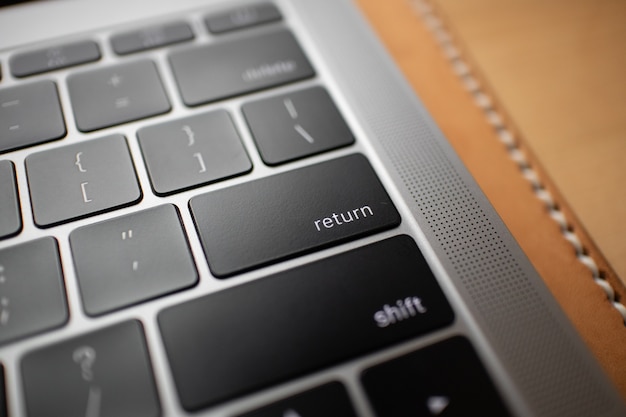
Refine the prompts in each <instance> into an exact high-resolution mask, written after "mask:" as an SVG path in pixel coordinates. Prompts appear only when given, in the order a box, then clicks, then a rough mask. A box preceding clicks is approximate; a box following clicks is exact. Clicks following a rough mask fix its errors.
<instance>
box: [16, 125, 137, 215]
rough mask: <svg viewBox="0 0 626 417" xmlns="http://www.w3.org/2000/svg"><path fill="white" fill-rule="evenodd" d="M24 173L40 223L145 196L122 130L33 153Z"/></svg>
mask: <svg viewBox="0 0 626 417" xmlns="http://www.w3.org/2000/svg"><path fill="white" fill-rule="evenodd" d="M26 175H27V176H28V184H29V186H30V197H31V203H32V207H33V215H34V218H35V223H36V224H37V225H38V226H41V227H47V226H52V225H55V224H58V223H62V222H65V221H69V220H72V219H76V218H80V217H84V216H88V215H92V214H96V213H101V212H103V211H107V210H112V209H114V208H117V207H121V206H126V205H130V204H132V203H134V202H136V201H138V200H139V199H140V198H141V190H140V189H139V184H138V183H137V176H136V175H135V168H134V166H133V163H132V160H131V158H130V154H129V152H128V145H127V144H126V140H125V139H124V137H123V136H122V135H112V136H107V137H104V138H100V139H95V140H89V141H86V142H81V143H77V144H75V145H70V146H65V147H62V148H56V149H52V150H49V151H43V152H38V153H34V154H32V155H29V156H28V157H27V158H26Z"/></svg>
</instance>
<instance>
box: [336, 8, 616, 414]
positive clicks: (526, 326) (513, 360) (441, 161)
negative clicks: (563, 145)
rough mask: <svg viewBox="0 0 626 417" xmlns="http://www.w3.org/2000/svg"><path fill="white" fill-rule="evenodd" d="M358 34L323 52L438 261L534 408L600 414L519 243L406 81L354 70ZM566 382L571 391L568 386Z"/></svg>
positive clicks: (586, 374) (372, 61)
mask: <svg viewBox="0 0 626 417" xmlns="http://www.w3.org/2000/svg"><path fill="white" fill-rule="evenodd" d="M324 18H328V16H325V17H324ZM360 36H362V34H345V36H344V37H343V38H342V39H333V43H332V45H333V46H332V47H329V49H328V51H327V52H329V53H330V54H331V55H332V54H334V55H335V56H334V59H335V60H336V62H341V63H342V65H341V66H337V69H341V70H342V71H344V72H343V73H342V76H341V77H340V82H342V84H341V85H342V87H346V88H347V89H348V91H349V92H350V94H351V96H350V98H351V99H352V100H351V101H352V102H354V103H358V107H357V108H358V110H357V111H358V112H359V113H358V115H359V116H360V117H361V119H362V120H365V122H366V124H365V126H367V128H369V131H371V132H373V133H374V136H375V141H376V142H377V143H379V144H380V146H381V147H382V148H383V149H384V152H385V153H386V157H387V158H388V161H389V162H390V163H391V165H392V166H393V169H391V170H390V173H391V175H392V176H397V177H399V179H400V181H401V183H402V184H401V186H400V191H401V192H405V194H406V192H408V193H409V194H410V196H411V199H412V202H413V203H414V204H411V210H412V212H413V215H414V216H415V218H416V219H417V220H418V222H419V223H420V225H421V226H422V228H423V230H424V233H425V234H426V235H427V237H428V238H429V240H430V241H431V243H432V244H433V246H434V247H435V249H436V250H437V253H439V254H444V256H442V257H441V260H442V263H443V264H444V266H445V267H446V269H447V270H448V272H449V273H450V276H451V277H452V279H454V280H456V281H457V282H458V283H459V288H460V290H461V292H465V293H466V294H467V296H468V297H466V298H467V302H468V306H469V307H470V308H472V309H473V310H475V311H477V312H478V321H479V323H481V325H482V327H483V328H484V329H485V332H486V334H487V335H488V337H489V339H490V340H491V341H492V342H493V343H494V345H495V349H496V351H497V352H499V353H500V354H501V359H502V362H503V363H504V365H505V367H506V368H507V370H508V371H509V372H510V373H511V374H512V375H513V378H514V380H515V381H516V383H517V385H518V386H519V387H520V388H521V389H522V391H523V392H524V397H525V398H526V399H527V400H528V402H529V404H531V405H532V406H531V408H532V409H533V412H534V413H536V415H541V416H567V417H575V416H581V417H582V416H590V415H594V416H600V415H602V414H604V413H605V412H607V411H608V410H607V404H610V402H609V401H608V397H607V396H608V394H606V393H605V392H604V391H603V390H602V389H601V387H602V384H598V380H597V379H596V377H595V376H596V374H595V373H594V372H593V371H592V370H591V368H590V367H589V365H588V362H586V361H585V360H581V359H582V357H581V352H580V350H579V349H578V348H577V346H576V345H575V344H573V343H572V342H571V340H570V339H569V337H568V336H567V334H566V333H565V331H564V330H563V328H562V327H561V325H560V324H559V323H558V321H557V320H556V318H555V317H554V316H553V315H552V313H551V310H550V308H548V307H547V305H546V304H545V303H544V301H543V298H542V297H541V296H540V295H539V294H538V292H537V291H536V290H535V289H534V287H533V284H532V282H531V280H530V279H529V275H528V274H529V273H531V274H532V273H534V272H532V269H529V268H530V266H529V265H528V264H527V262H526V261H525V260H522V261H521V262H524V264H523V265H522V264H520V261H519V260H518V258H517V255H514V253H513V252H514V251H517V250H518V248H515V249H514V250H512V249H511V246H508V245H511V244H514V243H512V241H511V240H509V239H503V238H502V236H504V235H503V234H506V233H508V232H507V231H506V228H505V227H504V226H503V225H502V224H501V223H500V220H499V218H497V216H495V213H494V212H493V210H492V209H491V208H490V207H489V206H488V203H487V202H486V200H485V199H484V197H482V196H480V195H479V194H476V193H477V192H479V191H478V189H477V188H474V186H472V185H470V184H471V181H472V180H471V179H470V177H469V175H468V174H467V173H466V172H465V171H464V168H462V167H461V166H460V165H455V164H458V163H457V162H454V163H453V162H452V161H455V160H456V159H455V157H454V156H452V154H451V152H452V151H451V150H450V149H449V148H446V147H447V145H446V144H442V143H440V142H438V141H439V140H440V139H441V138H438V137H437V136H436V135H437V133H434V132H436V128H433V127H432V126H431V125H429V123H430V122H428V121H427V120H428V116H426V115H425V114H422V113H420V112H419V111H417V110H416V103H415V101H413V100H412V99H411V98H410V97H409V96H408V95H406V94H405V92H403V91H402V89H401V87H402V86H404V84H402V83H400V84H398V83H395V82H394V81H395V80H393V78H391V79H390V76H389V73H388V70H389V67H385V65H381V62H380V60H379V58H380V57H379V56H377V55H373V54H369V56H368V57H367V58H365V57H363V56H362V55H363V54H361V55H359V56H358V59H355V60H354V62H358V66H357V65H356V64H355V65H352V66H351V64H350V61H351V60H350V57H349V53H348V52H347V51H350V50H354V45H358V43H359V42H362V38H360ZM342 46H343V48H342ZM355 53H356V52H355ZM364 65H366V66H367V71H363V70H362V69H363V66H364ZM380 80H390V82H381V81H380ZM396 174H397V175H396ZM402 186H404V187H405V188H404V189H403V188H402ZM527 271H531V272H527ZM572 364H575V365H572ZM563 384H568V386H569V389H567V390H563V389H562V386H563Z"/></svg>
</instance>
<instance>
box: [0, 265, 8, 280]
mask: <svg viewBox="0 0 626 417" xmlns="http://www.w3.org/2000/svg"><path fill="white" fill-rule="evenodd" d="M5 282H7V278H6V277H5V276H4V266H2V265H0V284H4V283H5Z"/></svg>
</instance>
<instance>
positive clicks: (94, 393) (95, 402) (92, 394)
mask: <svg viewBox="0 0 626 417" xmlns="http://www.w3.org/2000/svg"><path fill="white" fill-rule="evenodd" d="M72 359H73V360H74V362H75V363H76V364H78V365H79V366H80V375H81V377H82V378H83V380H84V381H85V382H89V383H91V382H92V381H93V379H94V375H93V364H94V363H95V362H96V350H95V349H94V348H92V347H91V346H81V347H79V348H78V349H76V350H75V351H74V353H72ZM101 400H102V393H101V391H100V388H99V387H98V386H95V385H91V386H90V387H89V397H87V410H86V411H85V417H98V416H99V415H100V403H101V402H102V401H101Z"/></svg>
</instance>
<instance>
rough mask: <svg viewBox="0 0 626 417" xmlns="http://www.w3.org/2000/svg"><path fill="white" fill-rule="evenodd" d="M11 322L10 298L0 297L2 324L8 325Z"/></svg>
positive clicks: (0, 320) (0, 319)
mask: <svg viewBox="0 0 626 417" xmlns="http://www.w3.org/2000/svg"><path fill="white" fill-rule="evenodd" d="M8 323H9V299H8V298H7V297H2V298H0V325H2V326H6V325H7V324H8Z"/></svg>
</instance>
